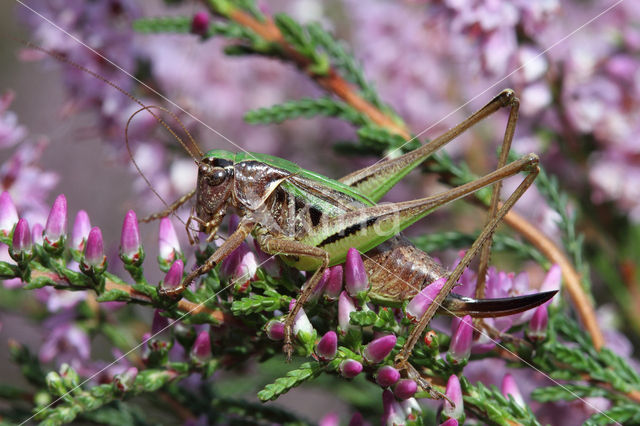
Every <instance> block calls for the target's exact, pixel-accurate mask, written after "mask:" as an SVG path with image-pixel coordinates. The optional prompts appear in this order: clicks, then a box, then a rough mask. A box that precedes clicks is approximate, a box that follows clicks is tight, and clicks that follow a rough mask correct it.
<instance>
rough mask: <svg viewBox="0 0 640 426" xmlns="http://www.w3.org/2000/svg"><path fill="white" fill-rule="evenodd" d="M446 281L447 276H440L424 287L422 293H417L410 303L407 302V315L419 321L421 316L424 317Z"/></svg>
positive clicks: (412, 319) (414, 320)
mask: <svg viewBox="0 0 640 426" xmlns="http://www.w3.org/2000/svg"><path fill="white" fill-rule="evenodd" d="M446 282H447V279H446V278H444V277H442V278H439V279H437V280H436V281H434V282H433V283H431V284H429V285H428V286H426V287H425V288H423V289H422V290H421V291H420V293H418V294H416V295H415V296H414V298H413V299H411V301H410V302H409V304H407V308H406V313H407V317H409V319H410V320H411V321H413V322H418V321H419V320H420V318H422V315H424V313H425V312H427V309H429V306H431V303H433V301H434V299H435V298H436V296H437V295H438V293H440V290H442V287H443V286H444V284H445V283H446Z"/></svg>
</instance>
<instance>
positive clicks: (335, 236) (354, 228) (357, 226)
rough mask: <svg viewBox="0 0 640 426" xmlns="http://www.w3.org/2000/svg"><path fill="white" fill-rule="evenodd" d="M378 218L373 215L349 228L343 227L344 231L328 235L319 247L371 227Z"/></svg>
mask: <svg viewBox="0 0 640 426" xmlns="http://www.w3.org/2000/svg"><path fill="white" fill-rule="evenodd" d="M377 220H378V218H377V217H372V218H369V219H367V220H366V221H365V222H360V223H356V224H355V225H351V226H349V227H348V228H345V229H343V230H342V231H340V232H339V233H337V234H333V235H330V236H328V237H327V238H325V239H324V241H322V242H321V243H320V244H319V245H318V247H322V246H325V245H328V244H331V243H335V242H336V241H340V240H342V239H343V238H346V237H348V236H349V235H353V234H355V233H356V232H358V231H360V230H362V229H366V228H368V227H370V226H371V225H373V224H374V223H376V221H377Z"/></svg>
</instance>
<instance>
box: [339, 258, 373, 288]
mask: <svg viewBox="0 0 640 426" xmlns="http://www.w3.org/2000/svg"><path fill="white" fill-rule="evenodd" d="M344 283H345V284H344V287H345V289H346V290H347V293H349V295H350V296H357V295H358V294H359V293H361V292H363V291H367V290H368V289H369V277H367V271H366V270H365V269H364V262H363V261H362V256H361V255H360V252H359V251H358V250H356V249H355V248H353V247H352V248H350V249H349V251H347V260H346V261H345V264H344Z"/></svg>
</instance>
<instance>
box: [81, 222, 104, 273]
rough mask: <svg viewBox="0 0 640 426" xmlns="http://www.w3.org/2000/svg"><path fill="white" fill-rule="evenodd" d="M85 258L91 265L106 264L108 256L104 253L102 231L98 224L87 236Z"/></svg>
mask: <svg viewBox="0 0 640 426" xmlns="http://www.w3.org/2000/svg"><path fill="white" fill-rule="evenodd" d="M84 260H85V262H86V263H87V264H88V265H90V266H96V267H102V266H104V263H105V261H106V260H107V257H106V256H105V255H104V244H103V242H102V231H100V228H98V227H97V226H96V227H94V228H92V229H91V231H90V232H89V236H88V237H87V245H86V248H85V250H84Z"/></svg>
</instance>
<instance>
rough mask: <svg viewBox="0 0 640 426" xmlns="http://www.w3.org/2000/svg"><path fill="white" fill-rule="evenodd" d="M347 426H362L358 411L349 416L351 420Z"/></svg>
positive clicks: (362, 422) (362, 421)
mask: <svg viewBox="0 0 640 426" xmlns="http://www.w3.org/2000/svg"><path fill="white" fill-rule="evenodd" d="M349 426H364V419H363V418H362V414H360V412H359V411H356V412H355V413H353V416H351V420H349Z"/></svg>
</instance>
